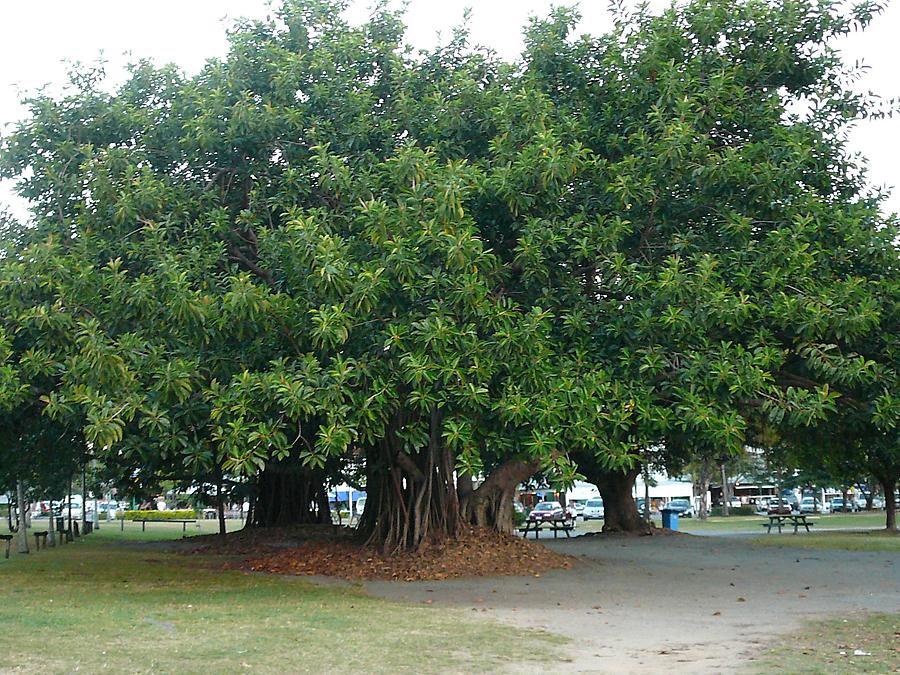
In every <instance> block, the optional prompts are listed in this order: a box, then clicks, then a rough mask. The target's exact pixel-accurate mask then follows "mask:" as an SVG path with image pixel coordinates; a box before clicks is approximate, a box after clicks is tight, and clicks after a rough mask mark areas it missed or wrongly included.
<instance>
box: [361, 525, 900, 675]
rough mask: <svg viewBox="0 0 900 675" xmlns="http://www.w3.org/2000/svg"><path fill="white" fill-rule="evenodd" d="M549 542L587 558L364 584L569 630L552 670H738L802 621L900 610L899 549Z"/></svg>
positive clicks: (716, 541) (722, 541) (689, 539)
mask: <svg viewBox="0 0 900 675" xmlns="http://www.w3.org/2000/svg"><path fill="white" fill-rule="evenodd" d="M782 536H792V535H782ZM543 543H545V544H546V545H547V546H548V547H550V548H553V549H554V550H558V551H560V552H564V553H569V554H571V555H576V556H579V557H581V558H582V563H581V564H580V565H578V566H576V568H575V569H572V570H568V571H557V572H553V573H550V574H547V575H544V576H543V577H540V578H534V577H531V578H528V577H524V578H523V577H501V578H491V579H460V580H453V581H445V582H415V583H405V584H397V583H390V582H370V583H367V584H366V589H367V590H368V591H369V592H370V593H371V594H373V595H376V596H379V597H384V598H389V599H392V600H401V601H406V602H412V603H424V602H427V603H429V604H432V605H434V606H438V607H439V606H454V607H464V608H466V607H470V608H472V609H473V610H474V611H475V612H477V613H478V616H480V617H487V618H492V619H496V620H499V621H502V622H506V623H512V624H514V625H517V626H523V627H531V628H542V629H546V630H548V631H552V632H557V633H562V634H565V635H567V636H569V637H571V638H572V639H573V640H572V646H571V648H570V649H569V653H568V656H569V658H570V659H571V660H567V661H565V662H560V663H559V664H558V666H556V667H551V668H549V669H548V668H541V669H540V671H539V672H545V673H546V672H598V673H661V672H665V671H666V670H669V669H673V670H675V671H677V672H678V673H729V672H736V671H740V670H744V669H746V668H747V667H748V666H749V665H751V664H752V656H753V653H754V652H755V651H756V650H758V649H759V647H760V645H762V644H765V643H767V642H768V641H770V640H771V639H772V638H773V637H775V636H777V635H778V634H779V633H781V632H784V631H789V630H792V629H795V628H797V627H799V626H800V625H801V623H802V622H803V621H804V620H807V619H811V618H835V617H839V616H842V615H844V614H847V613H850V612H859V611H886V612H898V611H900V559H898V558H900V557H898V556H897V554H896V553H858V552H849V551H818V550H801V549H792V548H774V547H766V548H763V547H753V546H751V545H749V544H748V543H746V542H744V541H741V540H740V539H736V538H731V537H728V538H713V537H693V536H677V537H676V536H671V537H641V538H604V537H584V538H577V539H570V540H568V541H566V540H558V541H547V542H543ZM515 660H516V659H515V656H514V655H513V654H511V655H510V671H511V672H513V671H514V672H528V668H527V667H525V668H522V667H519V665H518V664H516V663H515Z"/></svg>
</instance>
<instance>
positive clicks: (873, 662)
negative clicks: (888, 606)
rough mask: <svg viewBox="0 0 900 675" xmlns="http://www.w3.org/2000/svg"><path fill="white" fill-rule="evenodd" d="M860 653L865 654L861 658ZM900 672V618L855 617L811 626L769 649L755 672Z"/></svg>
mask: <svg viewBox="0 0 900 675" xmlns="http://www.w3.org/2000/svg"><path fill="white" fill-rule="evenodd" d="M859 652H863V653H862V654H859ZM898 668H900V616H898V615H896V614H894V615H890V614H879V615H874V616H868V617H861V616H856V615H851V616H848V617H845V618H841V619H834V620H830V621H822V622H816V623H814V624H811V625H810V626H809V627H807V628H806V629H804V630H802V631H800V632H799V633H794V634H792V635H790V636H789V637H786V638H785V639H784V640H783V641H782V642H781V643H780V644H778V645H776V646H775V647H773V648H771V649H768V650H767V651H766V652H765V653H764V654H763V655H762V656H761V658H760V660H759V661H758V662H756V663H755V664H754V666H753V669H752V672H755V673H759V674H760V675H764V674H768V673H779V674H781V673H804V674H810V673H822V674H823V675H825V674H826V673H827V674H830V673H896V672H897V671H898Z"/></svg>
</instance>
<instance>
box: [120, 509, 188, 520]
mask: <svg viewBox="0 0 900 675" xmlns="http://www.w3.org/2000/svg"><path fill="white" fill-rule="evenodd" d="M196 517H197V512H196V511H188V510H183V511H125V516H124V518H125V520H192V519H194V518H196Z"/></svg>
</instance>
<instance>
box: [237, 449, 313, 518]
mask: <svg viewBox="0 0 900 675" xmlns="http://www.w3.org/2000/svg"><path fill="white" fill-rule="evenodd" d="M324 490H325V479H324V475H323V474H322V473H321V471H313V470H310V469H308V468H306V467H304V466H302V465H300V464H299V462H296V461H288V462H270V463H269V464H267V465H266V468H265V469H263V471H262V472H261V473H260V474H259V476H258V478H257V481H256V499H255V500H254V503H253V510H252V517H251V518H248V521H247V522H248V523H250V525H251V526H253V527H273V526H284V525H305V524H312V523H327V522H330V518H329V515H330V514H329V513H328V512H327V510H326V511H325V512H324V513H323V512H322V509H321V507H320V504H321V493H322V492H323V491H324ZM325 498H326V499H327V498H328V497H327V494H326V496H325Z"/></svg>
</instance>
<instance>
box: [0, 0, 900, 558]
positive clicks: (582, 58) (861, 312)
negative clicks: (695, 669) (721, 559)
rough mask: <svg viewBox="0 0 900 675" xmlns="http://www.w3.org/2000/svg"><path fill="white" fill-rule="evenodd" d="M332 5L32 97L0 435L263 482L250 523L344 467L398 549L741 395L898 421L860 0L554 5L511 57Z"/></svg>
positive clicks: (22, 132)
mask: <svg viewBox="0 0 900 675" xmlns="http://www.w3.org/2000/svg"><path fill="white" fill-rule="evenodd" d="M342 8H343V5H342V3H340V2H336V1H329V0H317V1H314V0H309V1H304V2H300V1H294V0H292V1H288V2H285V3H284V4H283V5H282V6H281V8H280V9H279V11H278V12H277V13H276V15H275V16H274V17H273V18H272V19H270V20H267V21H264V22H244V23H241V24H238V25H237V26H236V27H235V28H234V30H233V31H232V32H231V33H230V44H231V48H230V51H229V54H228V56H227V57H226V58H224V59H222V60H213V61H210V62H209V64H208V65H207V66H206V67H205V68H204V69H203V71H202V72H201V73H199V74H198V75H196V76H192V77H189V76H186V75H184V74H182V73H180V72H179V71H178V70H177V69H175V68H173V67H163V68H158V67H156V66H154V65H152V64H149V63H139V64H136V65H135V66H134V67H133V68H132V73H131V77H130V78H129V79H128V81H127V82H126V83H125V84H124V85H122V86H121V87H120V88H119V89H118V90H117V91H116V92H114V93H112V94H110V93H107V92H106V91H105V90H104V89H103V82H102V73H99V72H92V71H86V72H85V71H82V72H77V73H75V74H74V75H73V77H72V82H71V86H70V89H69V91H68V93H67V94H66V95H65V96H64V97H62V98H59V99H53V98H50V97H46V96H37V97H35V98H32V99H30V100H29V101H28V103H29V106H30V115H29V117H28V118H27V119H26V120H25V121H24V122H23V123H22V124H21V125H20V126H19V127H18V128H17V129H16V130H15V132H14V133H13V134H11V135H10V136H8V137H7V138H6V139H5V140H4V141H3V145H2V154H0V171H2V175H3V176H5V177H12V178H17V179H18V181H19V182H18V185H19V191H20V193H21V194H22V195H23V196H25V197H27V198H28V199H29V200H31V203H32V205H33V221H32V222H31V223H30V224H29V225H28V226H27V227H26V226H22V227H18V228H16V227H12V228H10V229H9V230H8V231H7V230H4V243H3V250H4V251H5V253H4V258H3V259H2V261H0V300H2V303H0V304H2V316H0V365H2V370H0V405H2V406H3V407H4V408H5V409H7V410H9V411H11V412H10V414H11V415H12V416H14V417H16V418H17V419H22V420H24V422H25V424H24V425H23V426H20V427H19V429H20V431H17V432H15V433H13V434H8V437H5V438H4V442H3V444H2V447H0V453H2V454H0V456H6V455H10V456H16V457H18V458H19V460H18V461H17V464H16V465H17V466H20V467H24V466H26V465H28V464H29V462H30V461H31V460H29V459H28V457H36V456H37V455H39V454H41V453H42V452H43V453H45V454H46V453H47V452H50V453H52V452H53V450H49V451H46V450H41V449H40V448H39V444H35V443H31V442H29V441H28V440H27V439H26V435H27V434H26V432H25V431H23V429H28V428H31V426H33V425H34V424H39V422H37V420H38V419H39V417H45V418H49V419H52V420H54V424H56V425H59V426H61V427H62V428H65V429H68V430H70V432H71V433H72V434H74V436H79V435H83V438H84V442H85V443H86V444H88V445H89V446H90V448H91V452H92V454H93V455H95V456H101V457H102V458H103V459H104V460H105V461H106V464H107V465H108V466H111V467H117V470H118V471H119V474H120V475H121V476H123V477H125V476H128V477H129V478H130V479H132V480H133V479H134V477H135V476H137V475H146V476H147V477H148V480H149V479H150V477H157V478H158V477H160V476H165V477H176V478H178V479H182V480H188V479H193V480H197V481H203V480H219V481H221V480H222V477H223V476H225V475H227V476H231V477H234V478H236V477H239V476H246V477H248V478H250V479H252V480H253V481H255V482H256V485H257V497H258V503H259V507H258V509H259V512H258V514H257V518H256V519H255V522H257V523H258V524H270V523H273V522H284V521H290V520H296V519H297V518H301V519H302V518H309V517H319V518H321V517H323V512H324V511H327V508H325V507H322V506H317V505H321V504H322V502H321V499H322V494H323V492H324V490H323V486H324V483H325V482H326V481H327V480H329V479H334V478H335V477H336V476H337V475H338V474H339V473H340V472H342V471H345V470H347V471H352V470H354V469H355V468H357V469H358V468H361V469H362V471H363V473H364V474H365V482H366V487H367V490H368V491H369V495H370V497H369V503H368V506H367V509H366V516H365V519H364V521H363V524H362V529H363V530H364V531H365V532H366V533H367V534H368V535H369V536H370V538H371V540H372V541H375V542H377V543H379V544H381V545H383V546H385V547H386V548H389V549H397V548H403V547H415V546H418V545H419V544H420V543H421V542H422V541H423V540H424V539H425V538H427V537H429V536H447V535H452V534H453V533H454V532H455V531H456V529H457V527H458V526H459V523H460V522H461V519H468V520H470V521H474V522H479V523H487V524H493V525H495V526H506V524H507V523H508V502H509V495H510V490H511V489H514V487H515V485H516V484H517V483H518V482H519V481H520V480H523V479H525V478H527V477H528V476H530V475H531V474H533V473H535V472H536V471H538V470H543V471H544V472H546V473H547V474H548V475H551V476H552V477H554V479H555V480H559V481H561V482H565V481H567V480H571V478H572V477H573V476H574V475H575V471H576V461H578V462H580V463H581V464H582V466H589V465H592V466H596V467H598V470H599V471H605V472H610V471H614V472H616V471H626V472H627V471H628V470H630V469H632V467H633V466H634V465H635V464H636V463H637V462H639V461H640V458H641V453H642V451H643V450H644V449H645V448H647V447H650V446H660V445H661V446H667V447H670V448H671V449H672V452H676V451H677V452H686V453H690V452H691V448H698V447H704V448H710V447H716V448H721V449H722V452H723V453H728V452H731V451H736V450H737V449H738V448H740V446H741V445H742V444H743V443H744V442H745V441H746V440H747V438H748V436H749V435H750V434H751V433H752V432H751V431H750V429H752V428H753V426H754V424H757V423H758V422H759V421H760V420H763V421H765V423H767V424H772V425H778V426H783V427H785V428H786V429H796V428H806V427H814V426H817V425H818V426H819V427H820V428H825V426H826V425H829V424H842V420H846V419H849V418H848V415H852V416H853V419H854V420H856V422H854V424H855V426H854V427H853V428H857V427H858V428H860V429H863V428H865V427H866V426H867V425H870V424H873V423H877V424H878V428H880V429H884V430H885V432H884V433H885V435H887V434H888V433H893V432H892V431H889V430H893V429H896V427H897V420H898V410H900V403H898V401H897V400H896V393H895V392H896V384H897V380H896V373H897V366H896V363H897V360H896V356H897V351H896V350H897V345H896V344H894V342H895V341H896V338H893V337H884V336H885V334H886V331H885V328H886V327H890V326H896V316H897V309H896V305H897V288H898V287H897V269H898V266H897V256H898V252H897V247H896V241H897V229H896V226H895V223H893V222H892V221H886V220H885V219H884V218H883V217H882V216H881V215H880V213H879V210H878V204H879V198H878V195H877V194H874V193H872V192H870V191H869V190H868V188H867V187H866V183H865V180H864V173H863V172H862V170H861V168H860V167H859V166H857V165H856V164H855V162H854V160H853V158H852V157H851V156H850V155H849V153H848V151H847V149H846V147H845V142H844V134H845V130H846V128H847V124H848V122H849V121H850V120H852V119H854V118H857V117H859V116H860V115H863V114H872V113H873V111H874V108H873V104H872V103H871V102H870V101H869V100H868V99H866V98H864V97H860V96H855V95H852V94H850V93H849V92H848V91H847V90H846V88H845V84H844V83H845V80H846V75H847V72H846V71H845V68H844V67H843V66H842V65H841V62H840V60H839V59H838V58H837V55H836V54H835V53H834V52H833V51H832V50H831V49H830V47H829V46H828V43H829V40H831V39H832V38H833V37H835V36H836V35H840V34H843V33H845V32H847V31H848V30H850V29H851V28H854V27H858V26H864V25H865V24H866V23H867V22H868V21H869V19H870V18H871V15H872V13H873V12H875V11H876V9H877V8H876V7H875V6H873V5H862V6H860V7H859V8H857V9H856V10H854V11H852V12H850V13H848V14H845V13H842V12H841V11H840V10H839V9H838V8H837V6H836V5H831V4H827V3H826V4H815V5H814V4H811V3H809V2H805V1H800V2H796V1H793V0H790V1H788V0H782V1H781V2H778V3H766V2H758V1H750V2H732V1H725V2H723V1H715V2H712V1H696V2H692V3H689V4H686V5H684V6H680V7H673V8H671V9H669V10H667V11H665V12H664V13H662V14H661V15H659V16H652V15H650V14H648V13H646V12H643V11H641V12H638V13H635V14H629V13H626V12H624V11H621V10H620V11H619V13H618V14H617V22H616V26H615V29H614V30H613V31H612V32H611V33H610V34H608V35H604V36H598V37H591V36H583V37H574V36H573V35H572V28H573V26H574V24H575V20H576V14H575V13H574V12H573V11H571V10H557V11H555V12H554V13H553V14H551V16H549V17H548V18H546V19H535V20H534V21H533V22H532V23H531V25H530V26H529V27H528V29H527V31H526V45H527V46H526V50H525V52H524V54H523V55H522V57H521V58H520V59H519V60H518V61H516V62H515V63H509V64H507V63H503V62H501V61H500V60H499V59H498V58H497V57H496V56H495V55H493V54H492V53H491V52H489V51H486V50H483V49H479V48H475V47H473V46H472V45H470V44H469V43H468V39H467V35H466V32H465V31H464V30H458V31H456V32H455V33H454V34H453V37H452V39H451V40H450V41H449V42H448V43H447V44H445V45H442V46H441V47H439V48H437V49H435V50H434V51H432V52H427V53H414V52H413V51H412V50H410V49H408V48H406V47H404V45H403V30H404V28H403V24H402V17H401V16H400V15H398V14H394V13H391V12H388V11H385V10H380V9H379V10H377V11H376V12H375V14H373V16H372V17H371V19H370V20H369V21H368V22H367V23H365V24H363V25H361V26H350V25H348V24H346V23H345V22H344V21H343V20H342V19H341V10H342ZM885 322H887V323H885ZM891 322H893V323H891ZM888 335H890V333H888ZM893 335H896V331H894V333H893ZM858 388H864V389H865V392H866V393H865V396H862V395H861V394H860V393H859V392H857V389H858ZM848 409H852V411H853V412H852V413H848V412H847V411H848ZM861 433H862V432H861ZM856 438H857V436H853V438H852V439H850V440H851V441H853V442H855V440H854V439H856ZM686 439H687V440H686ZM886 443H887V445H890V446H891V447H892V448H896V447H897V445H896V434H895V435H894V436H892V437H891V439H890V441H886ZM667 444H668V445H667ZM851 445H852V443H851ZM892 452H893V450H892ZM23 458H24V459H23ZM42 461H43V460H42ZM894 466H896V464H895V465H894ZM19 470H23V471H24V470H25V469H24V468H23V469H19ZM477 474H481V475H484V476H486V477H487V479H486V480H485V482H484V484H483V485H482V487H481V488H479V489H478V490H476V491H475V492H471V491H470V490H469V489H468V488H467V487H466V485H465V484H464V483H465V481H463V480H460V479H459V478H458V477H460V476H472V475H477ZM273 495H274V496H273ZM460 497H461V498H462V505H461V506H460V503H459V499H460ZM285 501H289V502H291V504H290V505H287V504H285ZM295 502H303V504H302V506H298V505H297V504H296V503H295ZM316 513H317V514H318V515H317V516H315V515H314V514H316Z"/></svg>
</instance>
